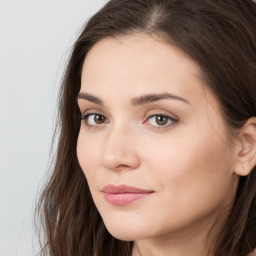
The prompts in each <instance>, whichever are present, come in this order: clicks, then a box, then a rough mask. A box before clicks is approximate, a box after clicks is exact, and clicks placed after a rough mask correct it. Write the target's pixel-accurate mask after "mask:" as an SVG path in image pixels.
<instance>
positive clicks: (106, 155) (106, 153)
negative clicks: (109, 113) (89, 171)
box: [102, 123, 139, 170]
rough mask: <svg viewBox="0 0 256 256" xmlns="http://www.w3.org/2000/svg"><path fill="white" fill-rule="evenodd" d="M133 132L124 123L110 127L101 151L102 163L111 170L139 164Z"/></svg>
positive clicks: (131, 167) (134, 166)
mask: <svg viewBox="0 0 256 256" xmlns="http://www.w3.org/2000/svg"><path fill="white" fill-rule="evenodd" d="M134 135H135V132H134V131H133V129H132V128H131V127H127V126H125V125H124V124H120V123H119V124H116V125H113V127H111V128H110V130H109V131H108V135H107V136H106V140H105V147H104V149H103V153H102V163H103V165H104V166H105V167H106V168H108V169H111V170H120V169H124V168H125V169H127V168H129V169H134V168H136V167H137V166H138V165H139V158H138V154H137V153H136V148H135V136H134Z"/></svg>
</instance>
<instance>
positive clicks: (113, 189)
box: [102, 185, 154, 206]
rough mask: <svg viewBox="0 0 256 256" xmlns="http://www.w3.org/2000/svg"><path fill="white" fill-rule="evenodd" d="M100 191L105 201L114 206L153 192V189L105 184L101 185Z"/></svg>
mask: <svg viewBox="0 0 256 256" xmlns="http://www.w3.org/2000/svg"><path fill="white" fill-rule="evenodd" d="M102 192H103V193H104V197H105V199H106V201H107V202H108V203H110V204H111V205H114V206H124V205H127V204H130V203H132V202H133V201H136V200H139V199H142V198H144V197H147V196H149V195H151V194H152V193H154V191H153V190H144V189H140V188H136V187H132V186H128V185H120V186H115V185H107V186H105V187H103V189H102Z"/></svg>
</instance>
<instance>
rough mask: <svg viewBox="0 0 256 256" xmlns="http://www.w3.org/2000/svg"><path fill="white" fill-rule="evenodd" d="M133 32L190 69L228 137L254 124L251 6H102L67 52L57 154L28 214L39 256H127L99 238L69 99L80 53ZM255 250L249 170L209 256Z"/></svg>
mask: <svg viewBox="0 0 256 256" xmlns="http://www.w3.org/2000/svg"><path fill="white" fill-rule="evenodd" d="M137 32H143V33H146V34H148V35H156V36H158V37H161V38H163V39H164V40H165V41H166V42H167V43H170V44H174V45H176V46H177V47H178V48H179V49H180V50H181V51H183V52H184V53H185V54H186V55H187V56H189V57H190V58H191V59H192V60H193V61H194V62H195V63H197V64H198V65H199V66H200V67H201V70H202V71H203V74H204V79H205V81H206V84H207V86H208V87H209V89H210V90H211V91H212V92H213V93H214V95H215V96H216V98H217V100H218V101H219V103H220V105H221V111H222V116H223V118H224V120H226V123H227V124H228V126H229V128H230V134H231V135H234V134H233V133H234V131H236V129H239V128H241V127H242V125H243V124H244V123H245V122H246V120H248V119H249V118H251V117H255V116H256V4H255V3H254V2H253V1H251V0H224V1H223V0H132V1H131V0H122V1H121V0H110V1H109V2H107V3H106V5H105V6H104V7H103V8H102V9H101V10H99V11H98V12H97V13H96V14H95V15H94V16H93V17H92V18H91V19H90V20H89V21H88V22H87V24H86V25H85V26H84V28H83V29H82V32H81V34H80V36H79V38H78V39H77V41H76V42H75V44H74V46H73V50H72V53H71V55H70V58H69V62H68V65H67V67H66V70H65V74H64V77H63V82H62V86H61V89H60V94H59V116H58V117H59V118H58V119H59V122H58V134H59V136H58V147H57V151H56V154H55V158H54V160H53V164H52V168H51V174H50V175H49V178H48V179H47V181H46V184H45V186H44V188H43V190H42V192H41V196H40V198H39V200H38V204H37V208H36V216H37V218H36V223H37V224H38V223H40V224H41V230H42V232H43V240H42V244H41V245H42V250H41V252H40V253H39V254H40V255H49V256H65V255H68V256H70V255H74V256H87V255H88V256H131V253H132V246H133V243H132V242H128V241H120V240H118V239H116V238H114V237H112V236H111V235H110V234H109V232H108V231H107V230H106V228H105V226H104V223H103V221H102V218H101V216H100V215H99V213H98V211H97V209H96V207H95V205H94V202H93V200H92V197H91V194H90V191H89V188H88V184H87V181H86V179H85V176H84V174H83V172H82V170H81V168H80V166H79V164H78V160H77V156H76V144H77V138H78V133H79V129H80V118H79V117H80V112H79V109H78V106H77V101H76V97H77V95H78V93H79V90H80V80H81V70H82V65H83V62H84V59H85V57H86V54H87V53H88V51H89V50H90V49H91V48H92V47H93V46H94V44H95V43H97V42H98V41H100V40H102V39H104V38H106V37H120V36H125V35H129V34H133V33H137ZM254 247H256V170H255V167H254V169H253V170H252V171H251V173H250V175H248V176H245V177H240V181H239V186H238V190H237V195H236V198H235V202H234V205H233V208H232V210H231V212H230V214H229V216H228V218H227V220H226V222H225V225H224V226H223V229H222V231H221V232H220V234H219V236H218V240H217V241H216V244H215V255H216V256H233V255H239V256H244V255H247V254H248V253H249V252H250V251H252V249H253V248H254Z"/></svg>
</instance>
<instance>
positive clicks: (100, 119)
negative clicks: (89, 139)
mask: <svg viewBox="0 0 256 256" xmlns="http://www.w3.org/2000/svg"><path fill="white" fill-rule="evenodd" d="M105 120H106V117H104V116H102V115H98V114H97V115H94V122H95V123H96V124H103V123H104V122H105Z"/></svg>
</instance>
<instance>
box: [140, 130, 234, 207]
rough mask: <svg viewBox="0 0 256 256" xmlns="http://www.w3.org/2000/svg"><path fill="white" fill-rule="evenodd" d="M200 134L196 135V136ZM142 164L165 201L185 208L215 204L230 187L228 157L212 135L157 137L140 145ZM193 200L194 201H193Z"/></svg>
mask: <svg viewBox="0 0 256 256" xmlns="http://www.w3.org/2000/svg"><path fill="white" fill-rule="evenodd" d="M199 133H200V135H199ZM144 148H145V149H146V151H144V155H143V156H144V163H145V165H146V168H145V169H147V170H150V172H151V179H152V180H155V182H156V184H157V186H158V189H159V190H160V191H164V194H165V196H166V197H165V198H164V200H165V201H166V202H165V203H166V204H168V202H172V203H173V204H174V205H175V207H177V208H179V209H182V208H184V205H187V207H188V209H189V208H190V207H191V209H192V208H194V206H195V205H197V206H198V207H202V208H204V207H205V206H207V205H208V204H209V202H212V206H213V207H214V206H216V204H218V203H219V202H221V201H222V199H223V198H224V197H225V196H226V193H227V192H228V189H229V188H230V187H232V158H231V157H230V156H228V155H227V146H226V144H225V143H224V142H223V141H221V140H220V139H219V137H218V135H217V134H216V136H214V134H213V133H211V134H210V133H209V132H200V131H198V134H196V132H195V133H193V136H191V134H190V133H185V132H182V136H178V134H177V136H172V138H170V139H165V140H162V141H161V140H159V143H157V144H156V143H155V144H154V147H153V148H152V147H151V148H150V147H149V146H145V147H144ZM195 200H196V203H195Z"/></svg>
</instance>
